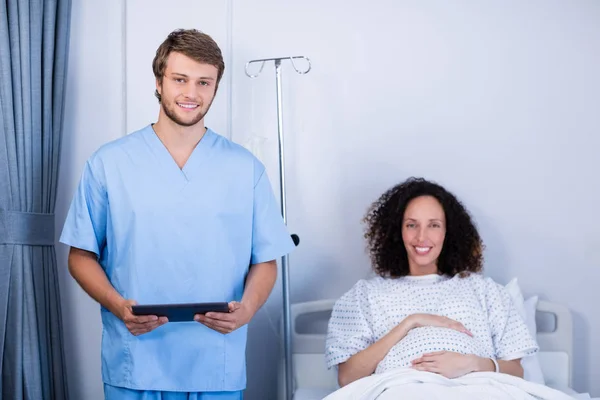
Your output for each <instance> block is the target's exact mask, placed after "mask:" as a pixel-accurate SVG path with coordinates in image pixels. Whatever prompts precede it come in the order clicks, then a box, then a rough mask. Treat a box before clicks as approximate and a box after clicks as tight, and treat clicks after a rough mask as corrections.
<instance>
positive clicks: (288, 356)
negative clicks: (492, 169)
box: [245, 56, 311, 400]
mask: <svg viewBox="0 0 600 400" xmlns="http://www.w3.org/2000/svg"><path fill="white" fill-rule="evenodd" d="M295 59H302V60H305V61H306V62H307V63H308V68H307V69H306V70H299V69H298V68H297V67H296V64H295V63H294V60H295ZM282 60H290V62H291V63H292V66H293V67H294V69H295V70H296V72H297V73H299V74H301V75H303V74H306V73H308V71H310V69H311V64H310V60H309V59H308V58H306V57H304V56H293V57H279V58H265V59H259V60H251V61H248V62H247V63H246V68H245V72H246V75H247V76H248V77H250V78H256V77H258V76H259V75H260V73H261V72H262V70H263V68H264V66H265V62H267V61H274V63H275V79H276V88H277V131H278V137H279V182H280V195H281V214H282V216H283V222H284V223H285V224H287V209H286V190H285V155H284V146H283V144H284V143H283V105H282V103H283V99H282V96H281V61H282ZM258 62H260V63H261V66H260V70H259V71H258V72H257V73H256V74H255V75H252V74H250V73H249V72H248V66H250V64H253V63H258ZM292 239H293V240H294V244H295V245H296V246H297V245H298V243H299V238H298V236H296V235H292ZM281 270H282V273H281V280H282V285H283V290H282V292H283V293H282V294H283V332H284V338H283V339H284V340H283V343H284V360H285V363H284V372H285V374H284V375H285V381H284V384H285V395H286V397H285V398H286V400H292V396H293V388H294V374H293V364H292V321H291V315H290V314H291V313H290V307H291V306H290V293H289V287H290V277H289V265H288V255H287V254H286V255H284V256H283V257H282V260H281Z"/></svg>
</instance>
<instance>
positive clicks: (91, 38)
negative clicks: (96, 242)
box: [56, 0, 124, 400]
mask: <svg viewBox="0 0 600 400" xmlns="http://www.w3.org/2000/svg"><path fill="white" fill-rule="evenodd" d="M71 18H72V20H71V44H70V48H69V53H70V54H69V66H68V76H67V93H66V104H65V121H64V124H65V130H64V136H63V142H62V153H61V165H60V175H59V189H58V198H57V205H56V221H57V223H56V229H57V232H56V237H57V239H58V237H59V235H60V232H61V230H62V223H63V222H64V220H65V218H66V215H67V210H68V207H69V205H70V202H71V198H72V197H73V194H74V192H75V188H76V185H77V183H78V181H79V177H80V175H81V172H82V171H83V166H84V163H85V161H86V160H87V158H88V157H89V156H90V155H91V154H92V152H93V151H95V150H96V149H97V148H98V147H100V146H101V145H102V144H104V143H105V142H107V141H109V140H112V139H116V138H118V137H119V136H121V130H122V129H121V127H122V126H123V122H124V120H123V118H124V115H123V112H122V110H123V102H122V99H123V96H122V84H121V83H122V59H121V37H122V35H121V5H120V1H117V0H109V1H105V2H91V1H85V2H78V1H74V2H73V9H72V16H71ZM57 257H58V265H59V272H60V273H61V275H60V284H61V297H62V312H63V314H62V316H63V322H64V325H63V326H64V335H65V336H64V339H65V356H66V363H67V382H68V385H69V392H70V398H72V399H86V400H101V399H104V395H103V392H102V379H101V375H100V374H101V372H100V367H101V364H100V339H101V335H102V324H101V322H100V309H99V306H98V305H97V304H96V303H95V302H94V301H92V300H91V299H90V298H89V297H88V296H87V294H85V292H83V290H81V289H80V288H79V286H78V285H77V284H76V283H75V281H74V280H73V279H72V278H71V277H70V275H69V273H68V270H67V248H66V246H64V245H62V244H60V245H58V246H57Z"/></svg>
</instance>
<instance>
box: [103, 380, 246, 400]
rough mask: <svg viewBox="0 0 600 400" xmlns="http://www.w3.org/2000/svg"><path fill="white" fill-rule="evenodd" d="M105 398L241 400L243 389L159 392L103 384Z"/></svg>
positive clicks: (124, 399)
mask: <svg viewBox="0 0 600 400" xmlns="http://www.w3.org/2000/svg"><path fill="white" fill-rule="evenodd" d="M104 398H105V399H106V400H242V399H243V391H242V390H240V391H237V392H194V393H187V392H159V391H154V390H133V389H126V388H122V387H117V386H111V385H107V384H104Z"/></svg>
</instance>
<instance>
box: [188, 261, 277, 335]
mask: <svg viewBox="0 0 600 400" xmlns="http://www.w3.org/2000/svg"><path fill="white" fill-rule="evenodd" d="M276 279H277V261H276V260H271V261H267V262H264V263H258V264H254V265H252V266H251V267H250V272H249V273H248V277H247V278H246V287H245V288H244V295H243V296H242V301H241V302H239V303H238V302H236V301H232V302H231V303H229V313H214V312H210V313H206V314H205V315H201V314H198V315H196V317H195V320H196V321H198V322H200V323H202V324H204V325H206V326H207V327H209V328H211V329H214V330H215V331H218V332H221V333H231V332H233V331H234V330H236V329H238V328H239V327H241V326H244V325H246V324H248V323H249V322H250V320H252V318H253V317H254V315H255V314H256V313H257V312H258V310H260V308H261V307H262V306H263V304H264V303H265V302H266V301H267V299H268V298H269V295H270V294H271V291H272V290H273V286H274V285H275V280H276Z"/></svg>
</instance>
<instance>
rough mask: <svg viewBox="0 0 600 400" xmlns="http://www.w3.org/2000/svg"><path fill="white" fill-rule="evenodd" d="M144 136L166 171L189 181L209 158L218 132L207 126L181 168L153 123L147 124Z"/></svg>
mask: <svg viewBox="0 0 600 400" xmlns="http://www.w3.org/2000/svg"><path fill="white" fill-rule="evenodd" d="M144 137H145V139H146V142H147V143H148V145H149V147H150V149H151V151H152V153H153V154H154V155H155V156H156V157H157V158H158V160H159V162H160V163H161V165H162V166H163V167H164V168H165V170H166V172H167V173H168V174H169V175H170V176H177V177H179V179H183V180H184V181H186V182H189V181H190V180H191V179H193V176H194V173H195V172H196V171H198V168H199V167H200V166H201V164H202V163H203V162H205V161H206V159H207V158H208V156H209V154H210V151H211V149H212V148H213V145H214V143H215V141H216V138H217V134H216V133H214V132H213V131H212V130H211V129H210V128H208V127H207V128H206V132H205V133H204V136H202V139H200V141H199V142H198V143H197V144H196V147H194V150H192V153H191V154H190V156H189V157H188V159H187V161H186V162H185V164H184V165H183V168H179V165H177V163H176V162H175V159H174V158H173V156H172V155H171V153H169V150H168V149H167V147H166V146H165V144H164V143H163V142H162V141H161V140H160V138H159V137H158V135H157V134H156V132H155V131H154V128H153V127H152V124H150V125H148V126H147V128H146V132H145V135H144Z"/></svg>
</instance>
